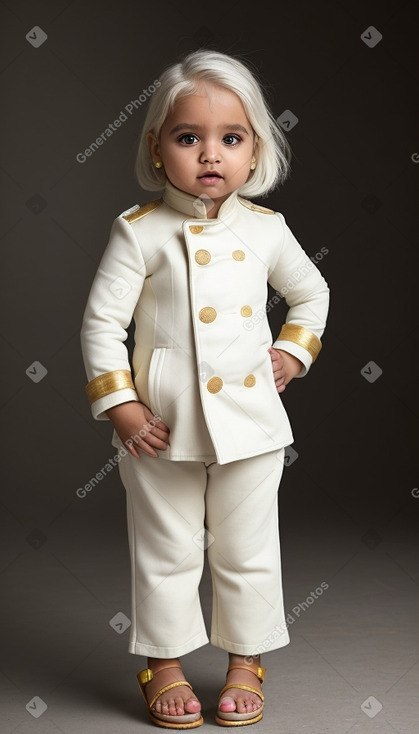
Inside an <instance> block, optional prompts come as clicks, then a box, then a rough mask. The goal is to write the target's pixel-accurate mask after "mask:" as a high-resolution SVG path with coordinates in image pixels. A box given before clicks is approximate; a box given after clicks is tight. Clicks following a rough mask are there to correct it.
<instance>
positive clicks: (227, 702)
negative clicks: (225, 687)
mask: <svg viewBox="0 0 419 734" xmlns="http://www.w3.org/2000/svg"><path fill="white" fill-rule="evenodd" d="M219 708H220V711H224V712H225V713H230V712H231V711H235V710H236V702H235V700H234V698H232V697H231V696H226V697H225V698H222V699H221V701H220V706H219Z"/></svg>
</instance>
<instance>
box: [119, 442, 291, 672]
mask: <svg viewBox="0 0 419 734" xmlns="http://www.w3.org/2000/svg"><path fill="white" fill-rule="evenodd" d="M283 457H284V449H280V450H279V451H273V452H269V453H266V454H261V455H259V456H255V457H252V458H249V459H243V460H241V461H235V462H232V463H229V464H223V465H220V464H217V463H215V462H214V463H207V462H200V461H170V460H167V459H161V458H152V457H149V456H146V455H145V454H141V457H140V458H139V459H136V458H134V457H133V456H131V454H127V455H126V456H125V457H123V458H122V459H121V461H120V464H119V468H120V475H121V479H122V482H123V484H124V487H125V489H126V494H127V519H128V537H129V546H130V554H131V581H132V588H131V596H132V609H131V627H130V640H129V647H128V650H129V652H131V653H134V654H138V655H146V656H148V657H160V658H163V657H164V658H175V657H179V656H181V655H184V654H186V653H188V652H191V651H192V650H195V649H196V648H198V647H201V646H202V645H205V644H207V643H208V642H209V641H210V642H211V644H213V645H214V646H216V647H219V648H222V649H224V650H227V651H228V652H232V653H237V654H239V655H252V654H254V655H255V654H258V653H260V654H261V653H263V652H266V651H268V650H273V649H276V648H279V647H283V646H284V645H287V644H288V643H289V636H288V630H287V626H286V622H285V615H284V606H283V597H282V578H281V558H280V540H279V524H278V487H279V482H280V479H281V475H282V470H283ZM205 550H207V553H208V563H209V567H210V570H211V578H212V591H213V602H212V617H211V635H210V640H209V639H208V636H207V632H206V628H205V624H204V619H203V615H202V608H201V604H200V597H199V589H198V587H199V583H200V580H201V577H202V571H203V567H204V551H205Z"/></svg>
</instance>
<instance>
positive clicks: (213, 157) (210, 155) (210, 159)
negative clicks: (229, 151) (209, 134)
mask: <svg viewBox="0 0 419 734" xmlns="http://www.w3.org/2000/svg"><path fill="white" fill-rule="evenodd" d="M199 160H200V162H201V163H211V164H212V163H220V160H221V155H220V153H219V151H217V150H216V148H215V146H214V145H206V146H205V148H204V149H203V150H202V151H201V155H200V157H199Z"/></svg>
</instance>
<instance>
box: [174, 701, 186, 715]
mask: <svg viewBox="0 0 419 734" xmlns="http://www.w3.org/2000/svg"><path fill="white" fill-rule="evenodd" d="M184 705H185V704H184V700H183V698H182V696H177V697H176V699H175V707H176V710H175V714H176V715H177V716H183V714H184V713H185V709H184Z"/></svg>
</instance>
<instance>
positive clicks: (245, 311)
mask: <svg viewBox="0 0 419 734" xmlns="http://www.w3.org/2000/svg"><path fill="white" fill-rule="evenodd" d="M240 313H241V315H242V316H244V318H245V319H247V318H249V316H251V315H252V313H253V311H252V309H251V307H250V306H242V307H241V309H240Z"/></svg>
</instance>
